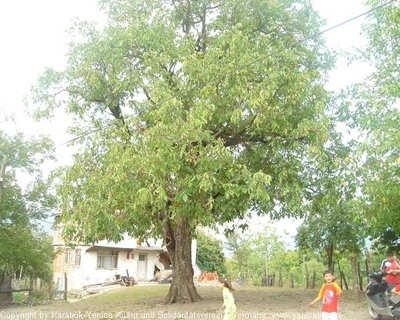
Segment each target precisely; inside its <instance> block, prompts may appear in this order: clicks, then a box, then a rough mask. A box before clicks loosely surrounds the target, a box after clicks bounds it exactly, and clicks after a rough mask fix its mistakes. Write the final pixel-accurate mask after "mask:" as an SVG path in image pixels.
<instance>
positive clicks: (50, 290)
mask: <svg viewBox="0 0 400 320" xmlns="http://www.w3.org/2000/svg"><path fill="white" fill-rule="evenodd" d="M53 293H54V291H53V278H52V277H51V278H50V279H49V301H53V299H54V297H53Z"/></svg>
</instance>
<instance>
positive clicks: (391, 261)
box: [380, 250, 400, 292]
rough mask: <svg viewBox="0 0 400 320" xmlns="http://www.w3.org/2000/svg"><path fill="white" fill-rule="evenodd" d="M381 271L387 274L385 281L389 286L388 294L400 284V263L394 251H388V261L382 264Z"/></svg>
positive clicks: (385, 260)
mask: <svg viewBox="0 0 400 320" xmlns="http://www.w3.org/2000/svg"><path fill="white" fill-rule="evenodd" d="M380 270H381V271H382V272H385V280H386V283H387V284H388V290H387V291H388V292H390V291H391V290H392V289H393V288H394V287H395V286H396V285H398V284H399V283H400V278H399V273H400V266H399V261H398V260H397V258H396V257H395V255H394V254H393V251H391V250H388V251H386V259H384V260H383V261H382V263H381V267H380Z"/></svg>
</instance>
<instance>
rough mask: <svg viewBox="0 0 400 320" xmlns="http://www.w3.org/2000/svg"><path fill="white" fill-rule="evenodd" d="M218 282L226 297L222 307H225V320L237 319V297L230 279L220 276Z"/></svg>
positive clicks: (223, 295)
mask: <svg viewBox="0 0 400 320" xmlns="http://www.w3.org/2000/svg"><path fill="white" fill-rule="evenodd" d="M218 282H219V288H220V289H222V297H223V298H224V304H223V305H222V307H225V311H224V320H233V319H236V305H235V298H234V297H233V294H232V291H235V290H234V289H233V288H232V285H231V283H230V281H229V280H227V279H225V278H219V279H218Z"/></svg>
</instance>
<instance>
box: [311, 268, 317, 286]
mask: <svg viewBox="0 0 400 320" xmlns="http://www.w3.org/2000/svg"><path fill="white" fill-rule="evenodd" d="M316 281H317V271H315V269H314V271H313V275H312V283H311V287H310V288H311V289H315V283H316Z"/></svg>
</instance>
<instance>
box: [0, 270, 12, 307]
mask: <svg viewBox="0 0 400 320" xmlns="http://www.w3.org/2000/svg"><path fill="white" fill-rule="evenodd" d="M11 289H12V288H11V278H10V277H7V276H6V275H5V274H2V275H0V305H7V304H10V303H12V302H13V295H12V292H1V291H2V290H11Z"/></svg>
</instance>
